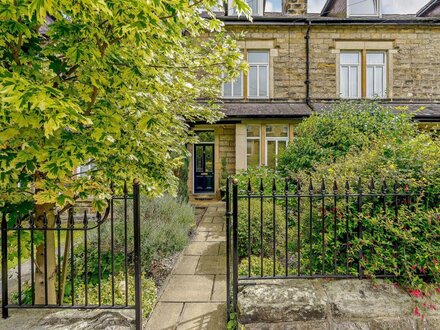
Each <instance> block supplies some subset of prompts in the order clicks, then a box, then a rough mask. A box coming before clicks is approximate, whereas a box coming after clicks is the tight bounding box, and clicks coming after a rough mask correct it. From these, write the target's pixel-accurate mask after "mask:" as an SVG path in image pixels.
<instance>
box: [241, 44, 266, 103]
mask: <svg viewBox="0 0 440 330" xmlns="http://www.w3.org/2000/svg"><path fill="white" fill-rule="evenodd" d="M249 53H267V62H255V63H252V64H251V63H249ZM247 60H248V64H249V72H250V69H251V67H256V68H257V95H250V74H249V73H248V75H247V79H246V83H247V94H248V95H247V98H248V99H268V98H269V95H270V90H269V79H270V72H269V70H270V65H269V64H270V51H269V50H267V49H250V50H248V52H247ZM260 67H266V91H267V95H265V96H260V95H259V94H260Z"/></svg>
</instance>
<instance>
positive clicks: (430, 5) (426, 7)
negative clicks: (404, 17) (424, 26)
mask: <svg viewBox="0 0 440 330" xmlns="http://www.w3.org/2000/svg"><path fill="white" fill-rule="evenodd" d="M435 5H440V1H438V0H431V1H430V2H428V3H427V4H426V5H424V6H423V7H422V8H420V10H419V11H418V12H417V13H416V16H417V17H425V16H424V15H425V14H426V13H427V12H428V11H430V10H431V9H432V8H433V7H434V6H435Z"/></svg>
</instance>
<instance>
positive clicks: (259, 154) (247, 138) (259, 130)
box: [246, 124, 262, 168]
mask: <svg viewBox="0 0 440 330" xmlns="http://www.w3.org/2000/svg"><path fill="white" fill-rule="evenodd" d="M248 126H256V127H258V137H256V136H248V135H247V128H248ZM261 131H262V125H257V124H247V125H246V168H248V166H249V165H248V153H247V144H248V141H249V140H251V141H255V140H258V141H259V144H258V165H257V166H261V141H262V136H261Z"/></svg>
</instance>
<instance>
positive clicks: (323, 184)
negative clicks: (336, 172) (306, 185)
mask: <svg viewBox="0 0 440 330" xmlns="http://www.w3.org/2000/svg"><path fill="white" fill-rule="evenodd" d="M321 193H322V194H325V180H324V178H322V180H321Z"/></svg>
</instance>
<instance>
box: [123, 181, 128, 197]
mask: <svg viewBox="0 0 440 330" xmlns="http://www.w3.org/2000/svg"><path fill="white" fill-rule="evenodd" d="M123 192H124V195H127V194H128V189H127V180H124V191H123Z"/></svg>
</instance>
